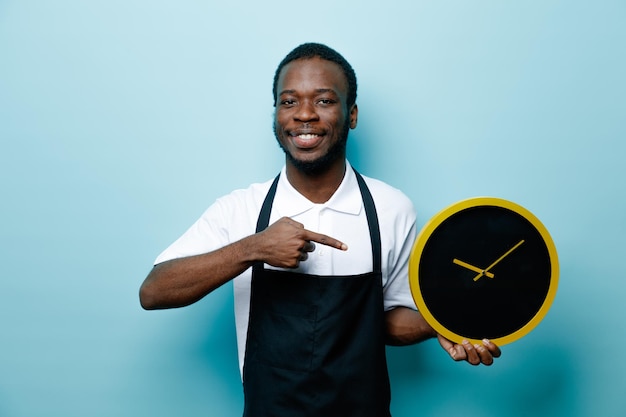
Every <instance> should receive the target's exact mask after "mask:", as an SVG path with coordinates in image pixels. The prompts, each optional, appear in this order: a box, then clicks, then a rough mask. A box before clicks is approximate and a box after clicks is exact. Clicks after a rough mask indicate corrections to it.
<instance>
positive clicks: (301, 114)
mask: <svg viewBox="0 0 626 417" xmlns="http://www.w3.org/2000/svg"><path fill="white" fill-rule="evenodd" d="M294 118H295V119H296V120H298V121H301V122H309V121H311V120H317V119H318V118H319V117H318V114H317V112H316V111H315V106H314V104H313V103H311V102H310V101H304V102H303V103H301V104H300V106H298V110H297V111H296V113H295V114H294Z"/></svg>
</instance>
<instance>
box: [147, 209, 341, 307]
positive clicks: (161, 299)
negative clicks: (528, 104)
mask: <svg viewBox="0 0 626 417" xmlns="http://www.w3.org/2000/svg"><path fill="white" fill-rule="evenodd" d="M313 242H317V243H321V244H324V245H327V246H332V247H334V248H337V249H341V250H347V246H346V245H345V244H344V243H342V242H340V241H338V240H337V239H334V238H331V237H330V236H326V235H322V234H319V233H315V232H312V231H310V230H306V229H305V228H304V226H303V225H302V224H300V223H298V222H296V221H294V220H291V219H290V218H287V217H283V218H282V219H280V220H278V221H277V222H276V223H274V224H272V225H271V226H269V227H268V228H267V229H265V230H264V231H262V232H259V233H256V234H254V235H251V236H248V237H246V238H244V239H241V240H239V241H237V242H234V243H231V244H230V245H227V246H224V247H223V248H220V249H218V250H216V251H213V252H209V253H205V254H202V255H196V256H190V257H186V258H179V259H173V260H171V261H166V262H163V263H160V264H158V265H155V266H154V267H153V268H152V271H150V273H149V274H148V276H147V277H146V279H145V280H144V282H143V284H142V285H141V288H140V290H139V300H140V302H141V306H142V307H143V308H145V309H146V310H154V309H162V308H174V307H183V306H186V305H189V304H193V303H195V302H196V301H198V300H200V299H201V298H203V297H204V296H206V295H207V294H209V293H211V292H212V291H213V290H215V289H217V288H218V287H220V286H221V285H223V284H225V283H226V282H228V281H230V280H232V279H233V278H235V277H236V276H238V275H239V274H241V273H242V272H243V271H245V270H246V269H248V268H249V267H250V266H252V265H253V264H254V263H255V262H264V263H267V264H270V265H273V266H276V267H280V268H296V267H298V265H299V264H300V262H302V261H305V260H306V259H307V257H308V253H309V252H312V251H313V250H315V244H314V243H313Z"/></svg>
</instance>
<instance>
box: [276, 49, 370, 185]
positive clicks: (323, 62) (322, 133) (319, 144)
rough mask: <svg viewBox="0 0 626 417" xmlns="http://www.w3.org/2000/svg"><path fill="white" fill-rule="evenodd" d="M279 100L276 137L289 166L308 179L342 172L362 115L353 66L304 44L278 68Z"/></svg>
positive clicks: (334, 55)
mask: <svg viewBox="0 0 626 417" xmlns="http://www.w3.org/2000/svg"><path fill="white" fill-rule="evenodd" d="M274 98H275V100H274V105H275V107H276V111H275V113H274V133H275V135H276V139H277V140H278V143H279V144H280V147H281V148H282V149H283V150H284V151H285V155H286V157H287V163H288V165H289V166H293V167H294V168H296V169H297V170H298V171H300V172H302V173H305V174H309V175H318V174H322V173H324V172H327V171H328V170H329V169H333V168H341V167H343V161H344V159H345V151H346V142H347V138H348V132H349V130H350V129H351V128H352V129H353V128H355V127H356V123H357V115H358V109H357V106H356V103H355V100H356V76H355V74H354V71H353V70H352V67H351V66H350V64H348V62H347V61H346V60H345V59H344V58H343V57H342V56H341V55H339V54H338V53H337V52H335V51H334V50H332V49H330V48H328V47H327V46H324V45H320V44H304V45H301V46H299V47H297V48H296V49H294V50H293V51H292V52H291V53H289V54H288V55H287V56H286V57H285V59H283V61H282V62H281V63H280V65H279V66H278V69H277V71H276V75H275V77H274Z"/></svg>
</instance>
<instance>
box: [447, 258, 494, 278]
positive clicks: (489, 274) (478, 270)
mask: <svg viewBox="0 0 626 417" xmlns="http://www.w3.org/2000/svg"><path fill="white" fill-rule="evenodd" d="M452 262H454V263H455V264H457V265H459V266H462V267H464V268H467V269H469V270H470V271H474V272H479V273H481V274H485V275H486V276H488V277H489V278H493V277H494V275H493V274H492V273H491V272H487V271H485V270H483V269H480V268H478V267H476V266H474V265H470V264H468V263H467V262H463V261H461V260H459V259H456V258H454V259H453V260H452Z"/></svg>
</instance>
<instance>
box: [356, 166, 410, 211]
mask: <svg viewBox="0 0 626 417" xmlns="http://www.w3.org/2000/svg"><path fill="white" fill-rule="evenodd" d="M362 176H363V179H364V180H365V183H366V184H367V187H368V188H369V190H370V192H371V193H372V198H373V199H374V203H375V204H376V208H377V209H379V210H380V211H382V210H393V211H401V212H411V213H412V212H415V208H414V206H413V202H412V201H411V199H409V197H408V196H407V195H406V194H405V193H404V192H403V191H401V190H400V189H398V188H396V187H394V186H392V185H390V184H388V183H386V182H384V181H382V180H379V179H376V178H372V177H368V176H366V175H362Z"/></svg>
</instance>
